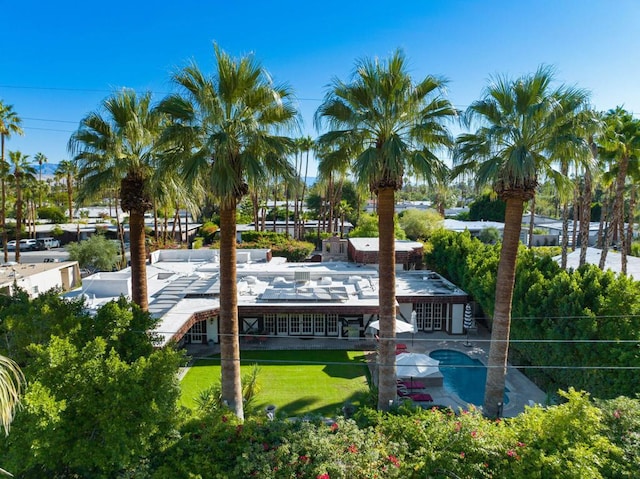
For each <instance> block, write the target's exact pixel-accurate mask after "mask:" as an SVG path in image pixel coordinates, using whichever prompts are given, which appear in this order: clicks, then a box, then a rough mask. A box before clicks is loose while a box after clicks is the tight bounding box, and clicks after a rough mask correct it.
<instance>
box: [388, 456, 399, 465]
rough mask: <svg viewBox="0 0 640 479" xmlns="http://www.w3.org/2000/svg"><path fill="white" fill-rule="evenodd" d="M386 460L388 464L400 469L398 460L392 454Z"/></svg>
mask: <svg viewBox="0 0 640 479" xmlns="http://www.w3.org/2000/svg"><path fill="white" fill-rule="evenodd" d="M387 459H389V462H390V463H391V464H393V465H394V466H396V467H400V461H398V458H397V457H396V456H394V455H393V454H391V455H390V456H389V457H388V458H387Z"/></svg>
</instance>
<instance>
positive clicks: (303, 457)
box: [298, 454, 309, 462]
mask: <svg viewBox="0 0 640 479" xmlns="http://www.w3.org/2000/svg"><path fill="white" fill-rule="evenodd" d="M298 460H299V461H300V462H309V456H305V455H304V454H303V455H302V456H300V457H299V458H298Z"/></svg>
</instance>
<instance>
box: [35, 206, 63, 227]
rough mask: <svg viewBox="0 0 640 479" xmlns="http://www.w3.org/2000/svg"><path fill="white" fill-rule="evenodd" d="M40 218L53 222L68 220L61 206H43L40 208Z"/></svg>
mask: <svg viewBox="0 0 640 479" xmlns="http://www.w3.org/2000/svg"><path fill="white" fill-rule="evenodd" d="M38 218H40V219H42V220H49V221H50V222H51V223H64V222H66V221H67V216H66V215H65V214H64V211H62V208H60V207H59V206H43V207H41V208H38Z"/></svg>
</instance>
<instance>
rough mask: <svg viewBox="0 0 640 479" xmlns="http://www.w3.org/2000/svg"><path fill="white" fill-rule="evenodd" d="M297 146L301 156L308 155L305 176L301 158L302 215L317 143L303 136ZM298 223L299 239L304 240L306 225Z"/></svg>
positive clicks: (300, 209)
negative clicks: (312, 152) (312, 158)
mask: <svg viewBox="0 0 640 479" xmlns="http://www.w3.org/2000/svg"><path fill="white" fill-rule="evenodd" d="M296 145H297V147H298V149H299V150H300V154H302V153H303V152H304V153H305V154H306V156H305V163H304V176H302V158H300V173H301V174H300V177H301V180H302V193H301V194H300V207H299V210H298V211H299V213H300V215H302V212H303V211H304V204H305V202H304V195H305V194H306V192H307V176H308V175H309V152H310V151H312V150H313V149H314V147H315V142H314V141H313V139H312V138H311V137H310V136H303V137H302V138H298V139H297V140H296ZM303 221H304V220H303ZM297 223H298V227H299V230H298V236H297V239H303V237H304V223H303V224H300V220H298V221H297Z"/></svg>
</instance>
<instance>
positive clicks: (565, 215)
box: [560, 201, 569, 269]
mask: <svg viewBox="0 0 640 479" xmlns="http://www.w3.org/2000/svg"><path fill="white" fill-rule="evenodd" d="M561 246H562V254H561V258H562V259H561V261H560V267H561V268H562V269H567V254H568V250H569V205H568V204H567V202H566V201H563V202H562V243H561Z"/></svg>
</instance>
